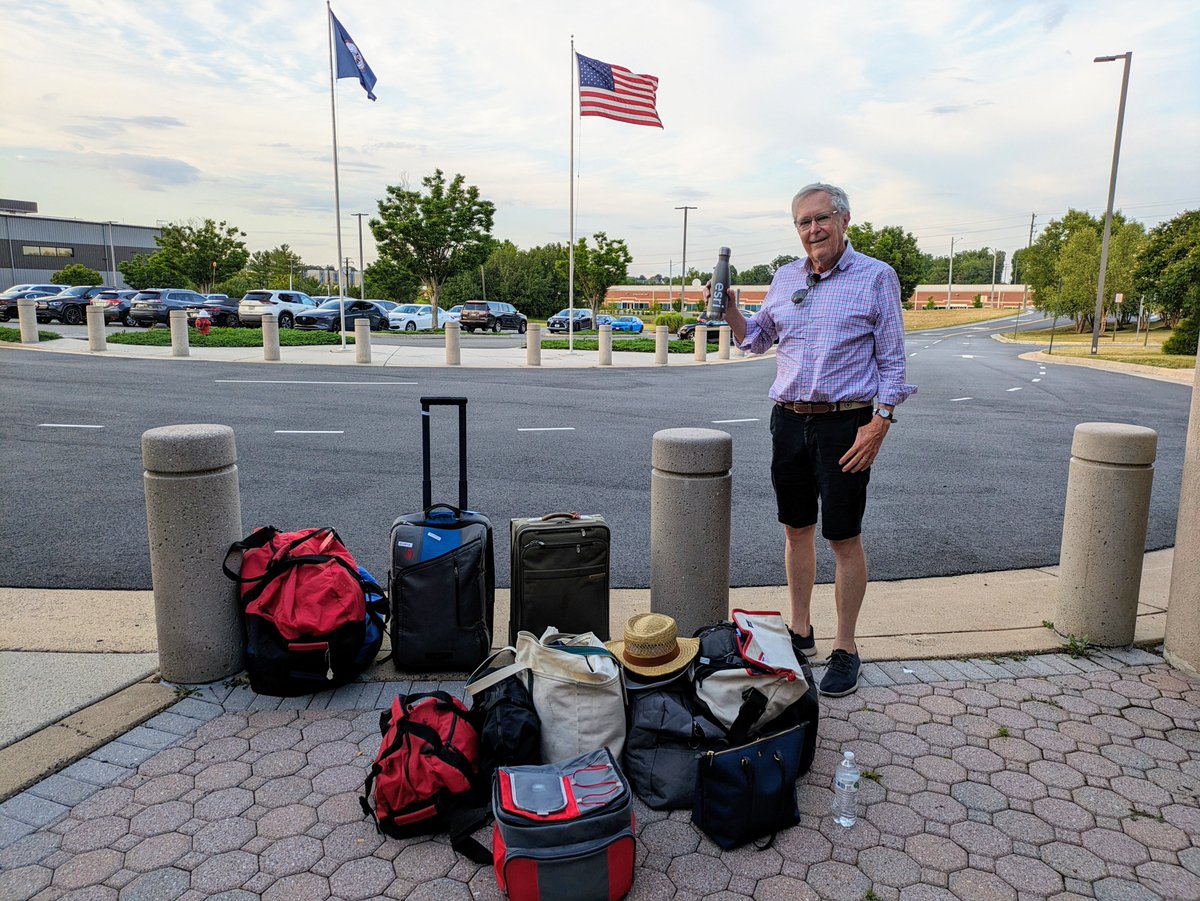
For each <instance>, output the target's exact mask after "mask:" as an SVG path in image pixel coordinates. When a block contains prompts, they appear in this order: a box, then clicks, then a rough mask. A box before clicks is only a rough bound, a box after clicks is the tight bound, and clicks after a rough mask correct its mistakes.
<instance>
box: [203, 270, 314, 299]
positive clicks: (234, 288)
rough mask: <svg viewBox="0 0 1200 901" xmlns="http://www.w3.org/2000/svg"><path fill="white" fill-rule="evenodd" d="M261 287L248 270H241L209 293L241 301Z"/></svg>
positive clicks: (219, 283) (218, 283)
mask: <svg viewBox="0 0 1200 901" xmlns="http://www.w3.org/2000/svg"><path fill="white" fill-rule="evenodd" d="M314 281H315V280H314ZM261 287H263V285H262V284H261V283H260V282H259V281H258V279H257V278H255V277H254V276H253V275H251V274H250V273H249V271H248V270H246V269H243V270H242V271H241V272H238V273H235V274H234V275H231V276H230V277H229V278H227V279H225V281H223V282H217V287H216V290H215V291H213V292H211V293H214V294H227V295H229V296H230V297H233V298H237V299H241V298H243V297H245V296H246V292H247V291H253V290H255V289H256V288H261ZM310 293H311V292H310Z"/></svg>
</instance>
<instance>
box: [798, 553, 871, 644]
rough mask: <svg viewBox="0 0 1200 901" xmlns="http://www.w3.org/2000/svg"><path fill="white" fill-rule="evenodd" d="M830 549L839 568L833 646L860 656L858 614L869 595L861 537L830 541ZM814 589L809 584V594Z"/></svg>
mask: <svg viewBox="0 0 1200 901" xmlns="http://www.w3.org/2000/svg"><path fill="white" fill-rule="evenodd" d="M829 546H830V548H832V549H833V556H834V560H835V564H836V569H835V570H834V577H833V583H834V586H833V587H834V601H835V604H836V606H837V619H838V621H837V634H836V635H835V636H834V639H833V646H834V648H841V649H842V650H844V651H849V652H850V653H852V654H857V653H858V645H857V644H856V643H855V640H854V636H855V632H856V630H857V628H858V612H859V611H860V610H861V609H862V602H863V597H864V596H865V595H866V593H867V554H866V552H865V551H864V550H863V543H862V536H861V535H856V536H855V537H853V538H847V539H846V540H845V541H831V542H829ZM789 578H790V571H789ZM811 587H812V583H811V582H810V583H809V588H810V591H811ZM793 609H794V608H793Z"/></svg>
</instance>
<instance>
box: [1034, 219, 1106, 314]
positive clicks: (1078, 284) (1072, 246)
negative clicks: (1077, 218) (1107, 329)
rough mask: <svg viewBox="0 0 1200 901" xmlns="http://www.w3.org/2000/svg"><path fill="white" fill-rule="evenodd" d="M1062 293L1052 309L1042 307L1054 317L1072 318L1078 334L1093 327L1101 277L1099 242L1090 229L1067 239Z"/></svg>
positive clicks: (1061, 274) (1061, 257)
mask: <svg viewBox="0 0 1200 901" xmlns="http://www.w3.org/2000/svg"><path fill="white" fill-rule="evenodd" d="M1057 268H1058V273H1059V278H1060V279H1061V281H1060V284H1061V286H1062V290H1061V291H1060V292H1059V295H1058V297H1057V298H1056V299H1055V300H1053V301H1052V302H1051V304H1050V305H1043V304H1040V303H1039V306H1041V307H1042V309H1044V310H1046V311H1047V312H1048V313H1051V314H1053V315H1055V316H1070V317H1071V318H1072V319H1074V320H1075V331H1076V332H1082V331H1084V328H1085V326H1088V327H1090V325H1091V322H1092V319H1093V316H1094V308H1095V305H1096V282H1097V281H1098V280H1099V277H1100V238H1099V236H1098V235H1097V234H1096V233H1095V232H1093V231H1092V230H1091V229H1086V228H1083V229H1079V230H1078V231H1076V232H1074V233H1073V234H1071V236H1070V237H1068V238H1067V240H1066V243H1065V244H1064V245H1063V248H1062V250H1061V251H1060V252H1059V254H1058V267H1057Z"/></svg>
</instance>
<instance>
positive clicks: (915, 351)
mask: <svg viewBox="0 0 1200 901" xmlns="http://www.w3.org/2000/svg"><path fill="white" fill-rule="evenodd" d="M919 353H920V351H919V350H914V351H913V352H912V353H910V354H909V356H910V357H915V356H916V355H917V354H919Z"/></svg>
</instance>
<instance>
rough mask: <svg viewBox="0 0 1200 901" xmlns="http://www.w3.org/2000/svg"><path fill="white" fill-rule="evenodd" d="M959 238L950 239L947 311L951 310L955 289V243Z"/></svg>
mask: <svg viewBox="0 0 1200 901" xmlns="http://www.w3.org/2000/svg"><path fill="white" fill-rule="evenodd" d="M957 240H958V238H957V237H952V238H951V239H950V274H949V275H947V276H946V309H947V310H948V309H950V292H951V291H952V290H953V287H954V242H955V241H957Z"/></svg>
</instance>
